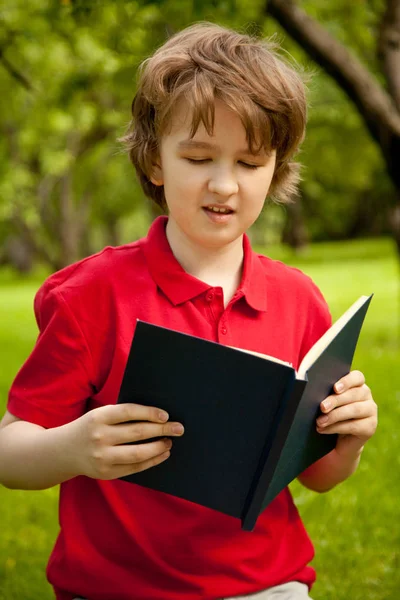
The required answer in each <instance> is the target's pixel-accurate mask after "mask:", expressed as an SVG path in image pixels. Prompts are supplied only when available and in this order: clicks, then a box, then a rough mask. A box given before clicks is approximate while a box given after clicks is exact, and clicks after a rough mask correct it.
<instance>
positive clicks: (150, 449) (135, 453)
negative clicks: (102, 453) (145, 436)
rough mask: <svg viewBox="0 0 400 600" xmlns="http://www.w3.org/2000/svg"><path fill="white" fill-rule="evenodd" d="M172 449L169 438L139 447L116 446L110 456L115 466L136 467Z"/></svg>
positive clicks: (138, 445)
mask: <svg viewBox="0 0 400 600" xmlns="http://www.w3.org/2000/svg"><path fill="white" fill-rule="evenodd" d="M171 447H172V441H171V440H170V439H168V438H165V439H162V440H157V441H155V442H148V443H144V444H137V445H125V446H124V445H123V446H114V448H113V450H112V453H111V454H110V460H111V463H112V464H113V465H135V464H138V463H142V462H146V461H148V460H151V459H152V458H154V457H155V456H159V455H160V454H163V453H164V452H166V451H169V450H170V449H171Z"/></svg>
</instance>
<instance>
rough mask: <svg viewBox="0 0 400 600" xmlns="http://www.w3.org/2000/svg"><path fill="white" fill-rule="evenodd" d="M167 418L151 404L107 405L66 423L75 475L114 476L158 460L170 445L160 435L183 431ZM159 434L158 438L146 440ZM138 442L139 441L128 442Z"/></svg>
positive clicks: (158, 461) (127, 472)
mask: <svg viewBox="0 0 400 600" xmlns="http://www.w3.org/2000/svg"><path fill="white" fill-rule="evenodd" d="M168 418H169V417H168V414H167V413H165V412H164V411H162V410H160V409H158V408H155V407H149V406H142V405H140V404H116V405H112V404H111V405H107V406H102V407H100V408H95V409H93V410H91V411H90V412H88V413H86V414H85V415H83V416H82V417H80V418H78V419H77V420H76V421H73V422H72V423H69V425H68V426H67V427H69V428H70V434H71V436H72V440H71V441H72V446H73V453H74V455H75V457H74V458H75V460H76V464H77V470H78V472H79V473H77V474H80V475H86V476H87V477H92V478H94V479H106V480H109V479H117V478H118V477H124V476H126V475H131V474H132V473H139V471H144V470H145V469H149V468H150V467H154V466H156V465H158V464H160V463H162V462H163V461H164V460H166V459H167V458H168V457H169V455H170V448H171V446H172V442H171V440H170V439H167V438H166V437H164V436H175V437H180V436H181V435H182V434H183V431H184V429H183V426H182V425H181V424H180V423H176V422H169V421H168ZM179 427H180V428H181V429H180V431H179ZM160 436H162V439H160V440H157V441H152V442H146V440H148V439H150V438H155V437H160ZM138 441H143V443H142V444H134V445H132V444H131V442H138Z"/></svg>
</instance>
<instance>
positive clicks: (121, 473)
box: [107, 450, 171, 480]
mask: <svg viewBox="0 0 400 600" xmlns="http://www.w3.org/2000/svg"><path fill="white" fill-rule="evenodd" d="M170 455H171V452H170V451H169V450H167V451H166V452H163V453H162V454H159V455H158V456H154V457H153V458H149V459H148V460H145V461H144V462H141V463H135V464H131V465H114V466H113V468H112V470H111V471H110V474H109V475H108V477H107V479H108V480H111V479H118V478H119V477H126V476H127V475H133V474H134V473H140V472H141V471H145V470H146V469H150V468H151V467H156V466H157V465H159V464H161V463H163V462H164V461H166V460H167V458H169V457H170Z"/></svg>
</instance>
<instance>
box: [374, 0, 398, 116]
mask: <svg viewBox="0 0 400 600" xmlns="http://www.w3.org/2000/svg"><path fill="white" fill-rule="evenodd" d="M378 57H379V59H380V61H381V63H382V69H383V72H384V74H385V76H386V81H387V84H388V90H389V93H390V95H391V97H392V98H393V101H394V103H395V105H396V108H397V110H398V112H399V113H400V0H387V2H386V10H385V12H384V14H383V17H382V21H381V25H380V29H379V39H378Z"/></svg>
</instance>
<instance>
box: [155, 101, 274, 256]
mask: <svg viewBox="0 0 400 600" xmlns="http://www.w3.org/2000/svg"><path fill="white" fill-rule="evenodd" d="M190 127H191V115H190V112H189V110H188V109H187V106H186V105H185V104H184V103H181V104H180V105H179V106H178V107H177V108H176V111H175V114H174V119H173V122H172V127H171V129H170V131H169V132H168V133H167V134H166V135H164V136H163V137H162V139H161V144H160V157H159V166H158V167H156V168H155V170H154V173H153V177H152V181H153V183H155V184H156V185H161V184H163V185H164V193H165V198H166V203H167V206H168V210H169V223H168V229H169V231H168V233H169V240H170V242H171V241H172V239H171V235H172V236H173V235H176V236H179V238H180V240H182V239H183V240H185V241H186V242H188V243H189V244H190V245H191V246H192V247H193V246H194V247H198V248H199V249H200V248H201V249H206V248H209V249H216V248H222V247H224V246H227V245H228V244H231V243H232V242H234V241H236V240H238V239H241V237H242V235H243V233H244V232H245V231H246V230H247V229H248V228H249V227H250V226H251V225H252V224H253V223H254V221H255V220H256V219H257V217H258V216H259V214H260V212H261V209H262V207H263V205H264V202H265V198H266V196H267V193H268V189H269V187H270V184H271V180H272V177H273V174H274V168H275V152H272V153H271V154H266V153H265V152H264V150H261V152H260V153H259V154H257V155H253V154H251V153H250V152H249V150H248V143H247V140H246V131H245V129H244V127H243V124H242V122H241V120H240V118H239V116H238V115H237V114H236V113H234V112H233V111H232V110H230V109H229V108H228V107H227V106H226V105H225V104H224V103H222V102H221V101H218V100H217V101H216V103H215V124H214V132H213V135H212V136H209V135H208V133H207V131H206V129H205V128H204V126H203V124H200V126H199V128H198V130H197V132H196V134H195V136H194V137H193V138H192V139H190ZM220 210H221V211H223V212H219V211H220ZM217 211H218V212H217Z"/></svg>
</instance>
